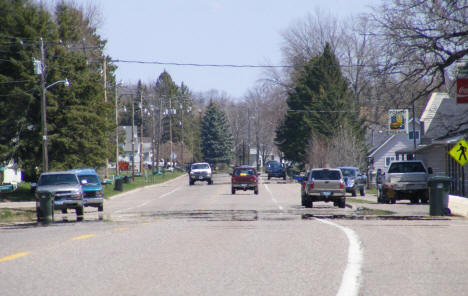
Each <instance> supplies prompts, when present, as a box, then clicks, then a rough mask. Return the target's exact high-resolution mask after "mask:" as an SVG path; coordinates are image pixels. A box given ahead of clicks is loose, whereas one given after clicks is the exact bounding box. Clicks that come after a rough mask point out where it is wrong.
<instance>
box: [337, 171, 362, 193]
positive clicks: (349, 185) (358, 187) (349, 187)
mask: <svg viewBox="0 0 468 296" xmlns="http://www.w3.org/2000/svg"><path fill="white" fill-rule="evenodd" d="M339 169H340V170H341V173H342V174H343V180H344V182H345V190H346V192H348V193H351V195H352V196H356V195H357V192H358V191H359V194H360V195H361V196H364V195H366V183H367V178H366V176H365V175H362V174H361V172H360V171H359V169H358V168H356V167H340V168H339Z"/></svg>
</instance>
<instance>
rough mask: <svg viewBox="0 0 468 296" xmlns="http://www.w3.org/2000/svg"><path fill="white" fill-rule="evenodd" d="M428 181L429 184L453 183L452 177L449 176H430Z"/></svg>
mask: <svg viewBox="0 0 468 296" xmlns="http://www.w3.org/2000/svg"><path fill="white" fill-rule="evenodd" d="M427 183H428V184H429V185H431V184H437V183H452V178H451V177H447V176H434V177H430V178H429V180H428V181H427Z"/></svg>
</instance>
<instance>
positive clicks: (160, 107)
mask: <svg viewBox="0 0 468 296" xmlns="http://www.w3.org/2000/svg"><path fill="white" fill-rule="evenodd" d="M161 112H162V97H159V112H158V121H159V128H158V145H157V146H156V167H157V168H158V172H159V146H160V145H161V133H162V132H161V130H162V126H161V125H162V116H161Z"/></svg>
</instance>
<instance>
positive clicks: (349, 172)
mask: <svg viewBox="0 0 468 296" xmlns="http://www.w3.org/2000/svg"><path fill="white" fill-rule="evenodd" d="M341 173H342V174H343V177H355V176H356V170H353V169H341Z"/></svg>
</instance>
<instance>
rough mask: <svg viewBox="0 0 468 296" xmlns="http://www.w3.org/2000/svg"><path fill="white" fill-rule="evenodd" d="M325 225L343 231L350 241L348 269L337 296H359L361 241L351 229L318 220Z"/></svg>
mask: <svg viewBox="0 0 468 296" xmlns="http://www.w3.org/2000/svg"><path fill="white" fill-rule="evenodd" d="M316 220H317V221H320V222H322V223H324V224H328V225H332V226H334V227H336V228H338V229H340V230H341V231H343V232H344V233H345V234H346V236H347V238H348V241H349V248H348V263H347V265H346V269H345V271H344V273H343V278H342V280H341V285H340V289H339V290H338V293H337V294H336V295H337V296H357V295H359V286H360V280H361V268H362V260H363V255H362V248H361V241H360V240H359V237H358V236H357V234H356V233H355V232H354V231H353V230H352V229H350V228H347V227H344V226H341V225H339V224H336V223H333V222H330V221H327V220H322V219H317V218H316Z"/></svg>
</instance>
